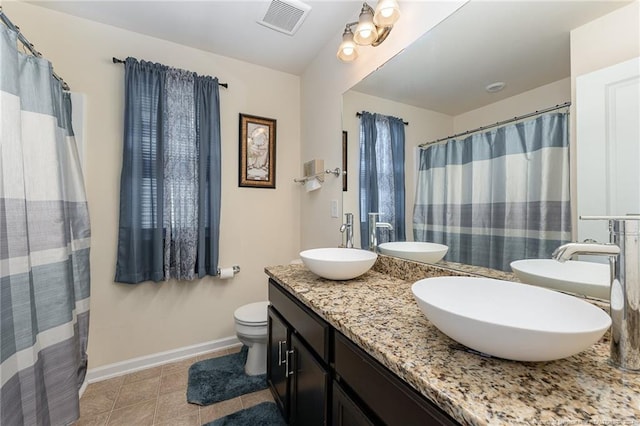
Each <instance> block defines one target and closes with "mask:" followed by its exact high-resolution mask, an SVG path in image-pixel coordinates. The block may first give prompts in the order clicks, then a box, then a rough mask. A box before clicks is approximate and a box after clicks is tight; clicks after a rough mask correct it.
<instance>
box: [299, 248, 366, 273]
mask: <svg viewBox="0 0 640 426" xmlns="http://www.w3.org/2000/svg"><path fill="white" fill-rule="evenodd" d="M377 258H378V255H377V254H376V253H374V252H372V251H369V250H361V249H354V248H317V249H311V250H305V251H301V252H300V259H302V262H303V263H304V264H305V266H306V267H307V268H309V270H310V271H311V272H313V273H314V274H316V275H319V276H321V277H322V278H327V279H329V280H350V279H352V278H356V277H358V276H360V275H362V274H364V273H365V272H367V271H368V270H369V269H371V267H372V266H373V264H374V263H375V261H376V259H377Z"/></svg>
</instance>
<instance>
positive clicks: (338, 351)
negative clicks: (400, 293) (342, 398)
mask: <svg viewBox="0 0 640 426" xmlns="http://www.w3.org/2000/svg"><path fill="white" fill-rule="evenodd" d="M334 336H335V343H334V350H335V364H334V368H335V375H336V379H337V381H338V382H339V383H340V384H342V386H343V388H345V389H349V390H350V391H351V392H350V394H351V395H352V397H353V399H354V400H355V399H357V400H358V401H360V404H359V406H358V408H359V409H360V414H362V415H364V413H365V411H364V408H365V407H366V408H367V409H368V411H369V412H370V413H371V414H370V415H369V418H368V421H370V422H372V423H362V420H360V417H357V421H354V422H353V423H348V424H354V425H366V424H374V423H379V422H380V423H382V424H387V425H402V426H410V425H416V426H418V425H420V426H427V425H428V426H430V425H434V426H435V425H437V426H454V425H458V423H457V422H456V421H455V420H454V419H452V418H451V417H450V416H449V415H447V414H446V413H445V412H444V411H442V410H441V409H440V408H439V407H437V406H436V405H435V404H433V403H432V402H430V401H428V400H427V399H426V398H425V397H424V396H422V395H420V394H419V393H418V392H417V391H415V390H414V389H413V388H412V387H410V386H409V385H407V384H406V383H405V382H403V381H402V380H400V379H399V378H398V376H396V375H395V374H393V373H392V372H391V371H389V370H388V369H387V368H386V367H384V366H383V365H382V364H380V363H379V362H378V361H377V360H375V359H374V358H373V357H372V356H371V355H369V354H367V353H366V352H365V351H363V350H362V349H360V348H359V347H358V346H356V345H355V344H353V343H352V342H351V341H350V340H349V339H347V338H346V337H345V336H343V335H342V334H341V333H339V332H337V331H336V332H335V333H334ZM352 411H353V410H352ZM373 419H376V420H375V421H374V420H373ZM342 424H347V423H342Z"/></svg>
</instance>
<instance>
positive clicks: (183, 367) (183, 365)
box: [162, 356, 198, 376]
mask: <svg viewBox="0 0 640 426" xmlns="http://www.w3.org/2000/svg"><path fill="white" fill-rule="evenodd" d="M196 362H198V357H195V356H194V357H191V358H187V359H183V360H182V361H177V362H172V363H170V364H165V365H163V366H162V375H163V376H165V375H168V374H175V373H182V372H188V371H189V367H191V366H192V365H193V364H194V363H196Z"/></svg>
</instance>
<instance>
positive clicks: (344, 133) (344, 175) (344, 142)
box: [342, 130, 348, 191]
mask: <svg viewBox="0 0 640 426" xmlns="http://www.w3.org/2000/svg"><path fill="white" fill-rule="evenodd" d="M347 190H348V188H347V131H346V130H343V131H342V191H347Z"/></svg>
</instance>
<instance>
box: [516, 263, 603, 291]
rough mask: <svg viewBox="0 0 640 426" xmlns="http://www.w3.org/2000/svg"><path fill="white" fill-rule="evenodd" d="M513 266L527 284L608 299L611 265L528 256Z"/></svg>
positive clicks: (517, 274) (520, 278) (519, 277)
mask: <svg viewBox="0 0 640 426" xmlns="http://www.w3.org/2000/svg"><path fill="white" fill-rule="evenodd" d="M511 269H512V270H513V272H514V273H515V274H516V276H517V277H518V279H519V280H520V281H522V282H524V283H527V284H533V285H537V286H540V287H547V288H551V289H555V290H561V291H568V292H570V293H576V294H584V295H585V296H591V297H597V298H600V299H607V300H608V299H609V280H610V278H609V275H610V272H609V264H604V263H594V262H582V261H578V260H575V261H574V260H568V261H566V262H564V263H560V262H558V261H557V260H553V259H527V260H516V261H515V262H511Z"/></svg>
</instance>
